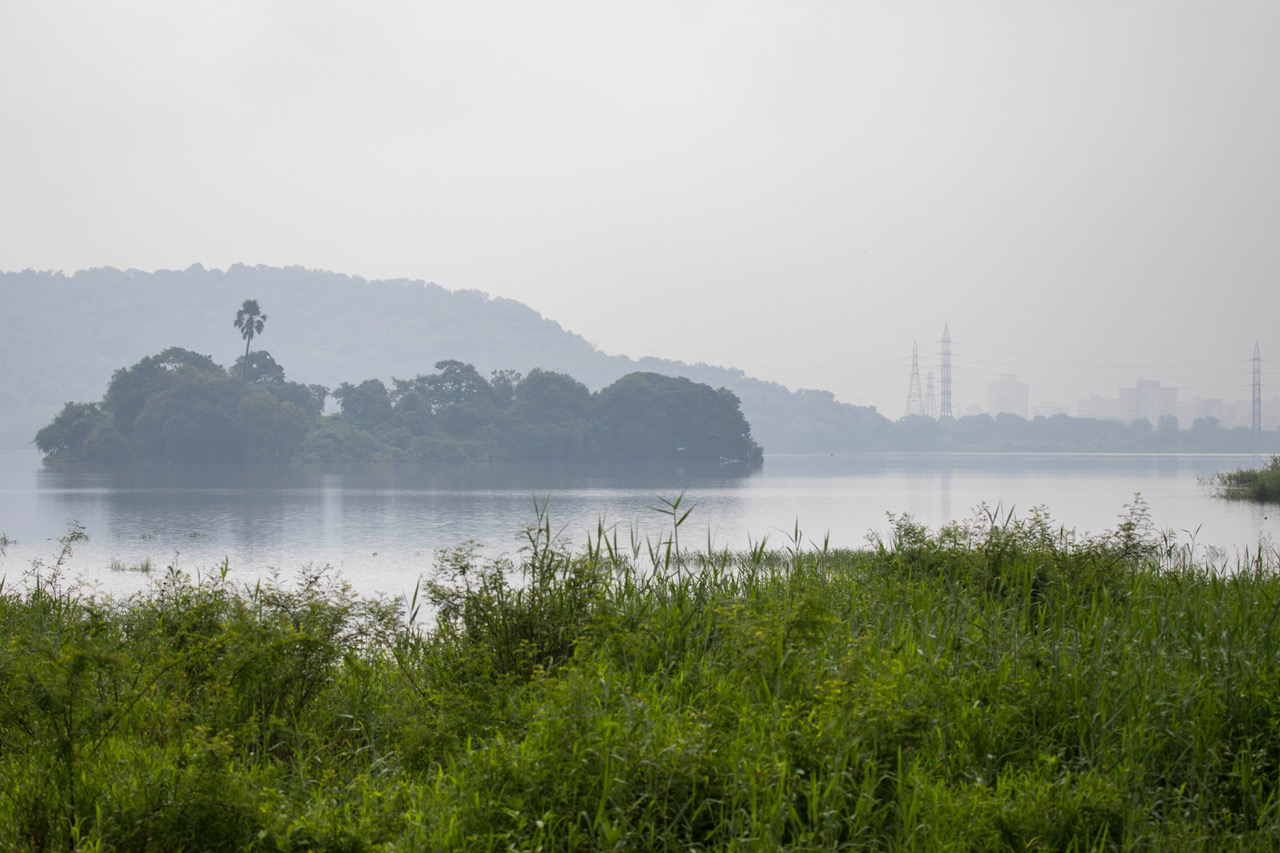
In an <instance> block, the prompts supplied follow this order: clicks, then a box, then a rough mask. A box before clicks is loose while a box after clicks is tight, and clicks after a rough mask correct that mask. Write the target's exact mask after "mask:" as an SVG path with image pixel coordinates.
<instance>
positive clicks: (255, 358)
mask: <svg viewBox="0 0 1280 853" xmlns="http://www.w3.org/2000/svg"><path fill="white" fill-rule="evenodd" d="M228 372H229V373H230V374H231V375H232V376H235V375H236V374H237V373H239V374H240V378H241V379H244V380H247V381H249V382H272V383H280V382H284V368H283V367H281V366H280V365H279V364H278V363H276V360H275V359H274V358H272V357H271V353H269V352H267V351H266V350H264V349H260V350H258V351H257V352H255V353H251V354H249V355H242V356H240V357H239V358H237V359H236V363H235V364H234V365H232V366H231V370H230V371H228Z"/></svg>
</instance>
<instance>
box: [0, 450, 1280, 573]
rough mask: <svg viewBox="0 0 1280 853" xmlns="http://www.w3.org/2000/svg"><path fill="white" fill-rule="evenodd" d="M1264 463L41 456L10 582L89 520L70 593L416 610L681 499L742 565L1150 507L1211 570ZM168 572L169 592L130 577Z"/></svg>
mask: <svg viewBox="0 0 1280 853" xmlns="http://www.w3.org/2000/svg"><path fill="white" fill-rule="evenodd" d="M1260 462H1261V460H1260V459H1259V458H1258V457H1252V456H1185V455H1184V456H1178V455H1113V456H1106V455H1099V456H1088V455H1078V454H1075V455H1056V454H951V455H946V454H848V455H841V456H772V457H768V458H767V460H766V463H765V466H764V468H763V470H761V471H759V472H757V473H753V474H747V475H739V474H732V473H730V474H726V473H724V472H721V471H719V470H717V469H711V470H684V471H675V470H671V471H665V472H659V471H656V470H655V469H653V468H649V469H647V470H644V471H636V470H631V471H625V470H618V469H613V470H588V469H582V468H579V469H573V468H564V467H561V468H558V469H554V470H553V469H538V468H529V467H526V468H520V469H503V470H483V469H481V470H477V471H472V472H470V473H458V472H454V473H449V472H442V471H435V472H431V471H425V470H421V469H407V468H399V469H391V468H383V469H370V468H364V469H360V470H346V471H340V470H328V471H326V470H323V469H320V468H308V467H301V466H236V465H224V466H207V467H201V466H159V467H145V466H134V467H127V468H119V469H115V470H111V469H106V470H97V471H91V470H45V469H41V467H40V466H39V463H38V459H37V458H36V457H35V456H34V455H32V454H2V455H0V519H3V524H4V527H2V528H0V531H3V532H4V533H5V534H7V535H8V536H9V537H10V538H11V539H17V540H18V544H17V545H14V546H11V547H10V548H9V552H8V555H7V557H5V558H3V559H4V562H3V563H2V564H0V571H3V572H4V573H7V574H8V576H9V577H10V578H13V579H16V578H18V577H19V576H20V575H21V573H22V571H23V570H24V569H26V568H27V567H28V565H29V564H30V561H31V560H32V559H36V558H42V559H44V560H45V561H46V562H48V561H49V560H50V559H51V557H52V556H53V555H54V553H55V552H56V550H57V544H56V542H55V541H54V540H55V539H56V538H57V537H58V536H60V535H62V534H63V533H65V531H66V528H67V525H68V524H69V523H70V522H71V521H73V520H75V521H79V522H80V523H81V524H83V525H84V526H85V528H86V530H87V532H88V534H89V536H90V541H89V542H87V543H83V544H81V545H79V546H78V547H77V548H76V550H75V555H74V557H73V559H72V561H71V563H70V574H71V575H73V576H74V575H83V576H84V577H85V578H86V579H89V580H90V581H91V582H92V583H93V584H95V585H97V586H99V587H100V588H101V589H103V590H107V591H114V592H119V593H124V592H128V591H131V590H135V589H139V588H141V587H143V586H145V585H146V584H148V583H151V582H153V581H155V580H158V579H161V578H163V576H164V572H165V568H166V567H167V566H169V565H172V564H175V562H176V565H177V566H178V567H179V568H180V569H182V570H184V571H186V572H189V573H192V574H195V573H196V572H201V573H204V574H206V575H207V574H209V573H211V572H215V571H216V570H217V567H218V566H219V565H220V564H221V563H222V561H223V559H224V558H225V559H227V560H228V561H229V563H230V569H231V577H232V578H233V579H234V580H236V581H241V582H252V581H254V580H255V579H256V578H258V577H260V576H262V575H263V574H266V573H270V572H271V571H279V572H280V573H281V575H282V576H283V577H286V578H288V577H292V576H293V575H294V574H295V573H296V572H297V571H298V570H299V569H300V568H302V567H303V566H306V565H308V564H312V565H315V566H321V565H325V564H330V565H332V566H333V567H334V568H335V569H337V570H338V571H339V572H340V573H341V575H342V577H343V578H345V579H346V580H348V581H350V582H351V583H352V584H353V586H354V587H355V588H356V589H357V590H359V591H360V592H362V593H375V592H381V593H389V594H399V593H405V592H408V591H411V590H412V588H413V586H414V583H415V582H416V581H417V579H418V578H419V576H420V575H421V574H422V573H424V572H429V571H430V569H431V566H432V561H433V558H434V554H435V551H436V550H437V549H446V548H453V547H456V546H459V545H461V544H463V543H464V542H466V541H468V540H475V541H478V542H480V543H482V544H483V545H484V546H485V552H486V553H487V554H490V555H496V554H498V553H503V552H505V553H508V554H515V552H516V551H517V549H518V547H519V545H520V542H519V539H518V536H517V533H518V531H519V529H520V527H521V525H523V524H526V523H530V522H532V521H533V520H534V517H535V510H534V500H535V498H536V499H537V500H539V501H544V500H545V501H546V502H547V510H548V512H549V514H550V517H551V521H552V526H553V529H555V530H562V531H563V535H564V536H565V537H566V538H567V540H568V541H569V542H570V543H571V544H573V545H575V546H577V547H581V546H582V545H583V544H584V543H585V541H586V537H587V535H588V534H589V533H590V534H594V533H595V532H596V528H597V522H598V521H599V520H600V519H601V518H603V520H604V522H605V523H606V524H607V525H613V524H617V525H618V527H617V528H616V529H617V531H618V540H619V542H620V544H621V545H622V546H623V547H624V548H628V547H629V545H628V541H629V537H630V534H631V532H632V531H633V530H634V531H635V533H636V535H637V536H638V537H639V539H640V541H643V540H644V538H645V537H650V538H651V539H654V540H656V538H657V537H658V536H659V535H661V534H663V533H664V532H665V531H666V530H667V529H668V527H667V526H666V525H669V523H670V522H669V519H668V520H665V524H664V517H663V516H661V515H659V514H658V513H656V512H654V511H653V510H651V509H649V507H653V506H655V505H659V502H660V498H662V497H666V498H668V499H674V498H675V497H676V496H678V495H679V494H680V493H681V492H682V491H683V492H684V495H685V500H686V501H687V502H691V503H693V504H696V508H695V509H694V511H693V514H692V515H691V516H690V517H689V519H688V521H687V522H686V523H685V525H684V526H682V527H681V544H682V545H683V546H685V547H689V548H705V547H706V546H707V544H708V541H710V543H711V545H712V546H713V547H715V548H724V547H728V548H732V549H743V548H746V547H748V546H749V544H750V543H751V542H758V541H759V540H760V538H761V537H764V536H768V539H769V543H770V544H771V545H773V546H776V547H783V546H785V545H788V544H790V540H791V537H792V536H793V535H794V530H795V527H796V525H797V524H798V525H799V529H800V530H801V532H802V534H803V538H804V541H805V544H806V547H810V548H812V547H817V546H818V545H820V544H821V543H822V541H823V539H824V537H827V536H828V535H829V537H830V539H829V541H830V544H831V546H832V547H839V548H857V547H861V546H863V545H865V544H866V536H867V534H868V532H869V531H878V532H880V533H881V534H885V535H887V533H888V530H889V526H888V523H887V520H886V516H885V513H886V512H893V513H902V512H907V513H910V514H911V515H912V516H913V517H914V518H915V519H916V520H917V521H920V522H923V523H925V524H927V525H929V526H930V527H931V528H936V527H938V526H939V525H941V524H944V523H946V522H948V521H951V520H953V519H957V518H959V519H963V518H968V517H970V516H971V515H972V511H973V510H974V508H976V507H978V506H979V505H980V504H981V503H983V502H985V503H987V504H988V505H990V507H991V508H992V509H995V508H996V507H997V506H999V507H1000V508H1001V509H1002V511H1008V510H1010V509H1012V510H1014V511H1015V513H1016V514H1018V515H1019V516H1024V517H1025V516H1026V515H1027V514H1028V511H1029V510H1030V509H1031V508H1032V507H1033V506H1038V505H1044V506H1047V507H1048V509H1049V512H1050V514H1051V516H1052V518H1053V519H1054V520H1055V521H1057V522H1059V523H1061V524H1063V525H1065V526H1066V527H1068V528H1076V529H1078V530H1079V531H1080V532H1086V531H1087V532H1092V533H1101V532H1103V531H1104V530H1110V529H1114V528H1115V526H1116V524H1117V523H1118V522H1119V521H1120V519H1121V516H1122V515H1123V514H1124V513H1125V512H1126V505H1129V504H1131V503H1132V502H1133V499H1134V493H1135V492H1140V493H1141V495H1142V498H1143V499H1144V500H1145V501H1146V502H1147V503H1148V504H1149V507H1150V517H1151V522H1152V523H1153V525H1154V526H1155V527H1156V528H1158V529H1161V530H1166V529H1167V530H1172V531H1173V532H1174V533H1175V534H1176V535H1177V537H1178V540H1179V541H1181V542H1183V543H1189V542H1191V541H1194V542H1195V543H1197V545H1198V547H1199V548H1200V552H1199V553H1201V554H1202V555H1211V553H1212V552H1211V551H1209V550H1207V549H1209V548H1214V549H1220V551H1221V552H1222V555H1223V556H1224V557H1225V558H1227V559H1230V560H1234V559H1235V557H1236V556H1237V555H1238V554H1240V553H1242V552H1243V550H1244V549H1249V550H1250V551H1254V550H1256V548H1257V547H1258V545H1259V543H1260V542H1262V543H1263V544H1264V547H1270V543H1272V542H1273V540H1274V537H1275V536H1276V534H1277V533H1280V521H1278V520H1277V517H1276V512H1275V508H1274V507H1271V508H1268V507H1266V506H1262V505H1258V504H1253V503H1247V502H1238V501H1225V500H1222V499H1219V498H1216V497H1214V496H1213V495H1212V490H1211V488H1210V487H1209V486H1208V485H1206V484H1205V483H1203V482H1202V481H1201V477H1202V476H1203V475H1207V474H1211V473H1212V472H1214V471H1219V470H1229V469H1234V468H1237V467H1240V466H1250V465H1257V464H1259V463H1260ZM144 560H149V561H150V562H151V565H152V567H153V571H152V573H151V574H150V575H145V574H142V573H139V572H137V571H113V570H112V569H111V568H110V567H111V565H112V561H116V563H117V564H118V565H125V566H136V565H137V564H139V563H140V562H142V561H144Z"/></svg>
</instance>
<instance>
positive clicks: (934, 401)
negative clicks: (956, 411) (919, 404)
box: [924, 370, 938, 421]
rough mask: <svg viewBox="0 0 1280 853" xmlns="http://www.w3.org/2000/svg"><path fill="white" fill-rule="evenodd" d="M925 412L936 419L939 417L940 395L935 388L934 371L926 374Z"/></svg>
mask: <svg viewBox="0 0 1280 853" xmlns="http://www.w3.org/2000/svg"><path fill="white" fill-rule="evenodd" d="M924 413H925V414H926V415H928V416H929V417H931V418H933V419H934V420H935V421H936V420H937V419H938V395H937V394H935V393H934V390H933V371H932V370H930V371H929V372H928V373H926V374H925V376H924Z"/></svg>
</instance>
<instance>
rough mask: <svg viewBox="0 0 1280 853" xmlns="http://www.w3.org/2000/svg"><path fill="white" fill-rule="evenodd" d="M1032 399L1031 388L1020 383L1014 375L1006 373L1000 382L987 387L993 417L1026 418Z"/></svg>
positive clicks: (988, 401)
mask: <svg viewBox="0 0 1280 853" xmlns="http://www.w3.org/2000/svg"><path fill="white" fill-rule="evenodd" d="M1030 399H1031V389H1030V386H1028V385H1027V383H1025V382H1019V381H1018V377H1017V376H1014V375H1013V374H1012V373H1006V374H1004V375H1003V376H1001V377H1000V380H999V381H998V382H991V383H989V384H988V385H987V403H988V408H989V409H990V411H991V414H993V415H999V414H1010V415H1017V416H1018V417H1020V418H1025V417H1026V416H1027V406H1028V403H1029V402H1030Z"/></svg>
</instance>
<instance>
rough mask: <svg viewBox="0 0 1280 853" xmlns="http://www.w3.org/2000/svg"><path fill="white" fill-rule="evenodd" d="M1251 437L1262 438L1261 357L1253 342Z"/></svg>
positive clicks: (1255, 343)
mask: <svg viewBox="0 0 1280 853" xmlns="http://www.w3.org/2000/svg"><path fill="white" fill-rule="evenodd" d="M1253 437H1254V439H1259V438H1261V437H1262V356H1261V355H1259V354H1258V342H1257V341H1254V342H1253Z"/></svg>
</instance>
